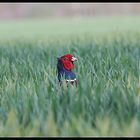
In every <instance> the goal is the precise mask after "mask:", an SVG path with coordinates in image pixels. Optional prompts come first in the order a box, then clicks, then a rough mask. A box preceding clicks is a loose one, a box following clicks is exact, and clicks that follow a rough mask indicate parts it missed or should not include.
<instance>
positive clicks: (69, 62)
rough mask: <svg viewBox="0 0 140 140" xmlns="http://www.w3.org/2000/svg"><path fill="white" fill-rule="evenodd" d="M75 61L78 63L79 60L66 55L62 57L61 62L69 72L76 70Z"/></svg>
mask: <svg viewBox="0 0 140 140" xmlns="http://www.w3.org/2000/svg"><path fill="white" fill-rule="evenodd" d="M74 61H77V59H76V58H75V57H74V56H73V55H71V54H66V55H64V56H62V57H61V62H62V63H63V65H64V68H65V69H67V70H72V69H74V63H73V62H74Z"/></svg>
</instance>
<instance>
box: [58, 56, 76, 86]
mask: <svg viewBox="0 0 140 140" xmlns="http://www.w3.org/2000/svg"><path fill="white" fill-rule="evenodd" d="M71 63H72V64H73V62H71ZM73 65H74V64H73ZM57 72H58V81H59V83H60V85H62V81H64V80H65V81H66V83H68V82H70V83H71V84H72V85H74V84H75V85H76V86H77V80H76V74H75V73H74V72H73V71H72V70H71V69H70V70H68V69H66V68H65V67H64V64H63V62H62V57H60V58H58V63H57Z"/></svg>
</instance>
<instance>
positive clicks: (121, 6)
mask: <svg viewBox="0 0 140 140" xmlns="http://www.w3.org/2000/svg"><path fill="white" fill-rule="evenodd" d="M139 14H140V3H1V4H0V20H3V19H6V20H8V19H21V18H56V17H58V18H60V17H78V16H80V17H86V16H99V15H101V16H102V15H139Z"/></svg>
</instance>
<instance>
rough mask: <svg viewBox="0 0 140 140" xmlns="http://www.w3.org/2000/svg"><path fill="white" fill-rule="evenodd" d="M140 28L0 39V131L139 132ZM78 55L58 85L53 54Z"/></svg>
mask: <svg viewBox="0 0 140 140" xmlns="http://www.w3.org/2000/svg"><path fill="white" fill-rule="evenodd" d="M139 37H140V33H139V32H130V31H128V32H123V33H121V32H113V33H110V34H108V35H106V36H101V37H99V36H98V37H97V36H92V35H91V34H81V35H75V36H66V37H65V38H61V39H60V38H58V39H57V38H55V39H52V40H50V39H47V40H45V41H41V40H40V42H39V43H38V41H37V40H34V41H27V40H24V39H21V40H13V41H6V42H3V43H2V42H1V44H0V65H1V66H0V136H139V134H140V40H139ZM68 52H69V53H72V54H74V55H75V56H76V57H77V58H78V61H77V62H76V69H75V73H76V74H77V78H78V80H79V84H78V87H77V88H76V87H71V86H69V87H68V88H65V86H63V87H62V88H59V86H58V81H57V73H56V64H57V57H58V56H61V55H63V54H65V53H68Z"/></svg>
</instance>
